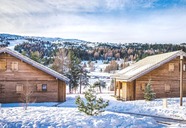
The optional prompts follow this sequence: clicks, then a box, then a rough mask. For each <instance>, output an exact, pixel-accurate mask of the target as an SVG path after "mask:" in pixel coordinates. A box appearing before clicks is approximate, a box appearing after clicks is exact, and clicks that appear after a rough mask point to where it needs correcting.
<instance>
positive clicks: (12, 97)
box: [0, 53, 66, 102]
mask: <svg viewBox="0 0 186 128" xmlns="http://www.w3.org/2000/svg"><path fill="white" fill-rule="evenodd" d="M0 59H3V60H6V64H7V67H6V70H0V84H1V85H3V87H2V88H3V89H2V90H3V93H1V94H0V102H20V96H21V94H20V93H17V92H16V85H17V84H22V85H24V86H28V85H29V86H30V87H31V88H32V90H33V94H32V97H33V99H34V100H35V101H36V102H44V101H47V102H48V101H58V100H59V99H60V101H65V100H66V85H65V83H64V82H63V81H60V80H57V79H56V78H55V77H53V76H51V75H49V74H47V73H45V72H43V71H41V70H39V69H37V68H35V67H33V66H32V65H29V64H27V63H25V62H23V61H22V60H19V59H17V58H15V57H13V56H11V55H9V54H6V53H2V54H0ZM12 62H18V70H17V71H13V70H12V69H11V64H12ZM38 84H47V91H38V90H37V85H38ZM58 85H59V86H61V87H62V88H60V89H59V88H58ZM58 91H60V95H59V94H58ZM59 96H60V97H59ZM61 97H62V98H61Z"/></svg>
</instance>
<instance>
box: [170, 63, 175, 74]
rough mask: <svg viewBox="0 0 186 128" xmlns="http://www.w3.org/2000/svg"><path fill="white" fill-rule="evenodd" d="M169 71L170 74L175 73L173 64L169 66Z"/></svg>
mask: <svg viewBox="0 0 186 128" xmlns="http://www.w3.org/2000/svg"><path fill="white" fill-rule="evenodd" d="M169 71H170V72H172V71H174V64H173V63H170V64H169Z"/></svg>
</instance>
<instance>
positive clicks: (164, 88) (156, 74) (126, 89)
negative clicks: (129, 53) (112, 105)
mask: <svg viewBox="0 0 186 128" xmlns="http://www.w3.org/2000/svg"><path fill="white" fill-rule="evenodd" d="M180 56H183V61H182V62H183V96H186V53H184V52H182V51H176V52H170V53H164V54H159V55H153V56H149V57H146V58H144V59H142V60H140V61H138V62H136V63H135V64H133V65H131V66H129V67H127V68H125V69H123V70H121V71H120V72H118V73H116V74H115V75H113V78H115V95H116V96H117V97H118V98H120V99H123V100H138V99H144V98H143V97H144V95H143V92H144V89H145V86H146V84H147V83H148V81H149V80H151V85H152V88H153V90H154V92H155V93H156V97H157V98H163V97H179V96H180V72H181V71H180V62H181V61H180Z"/></svg>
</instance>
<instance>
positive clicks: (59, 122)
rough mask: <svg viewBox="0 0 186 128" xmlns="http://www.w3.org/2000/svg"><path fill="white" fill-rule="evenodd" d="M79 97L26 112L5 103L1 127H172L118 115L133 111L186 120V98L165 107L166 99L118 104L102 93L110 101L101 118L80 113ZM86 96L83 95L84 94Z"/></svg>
mask: <svg viewBox="0 0 186 128" xmlns="http://www.w3.org/2000/svg"><path fill="white" fill-rule="evenodd" d="M77 95H78V94H69V95H67V101H66V102H64V103H61V104H59V105H58V107H53V106H54V105H56V104H57V103H56V102H52V103H33V104H30V106H29V107H28V110H24V109H23V107H22V104H18V103H14V104H2V105H1V109H0V127H4V128H12V127H13V128H14V127H15V128H20V127H29V128H46V127H50V128H56V127H60V128H61V127H62V128H77V127H78V128H105V127H107V128H117V127H120V128H126V127H129V128H149V127H150V128H151V127H154V128H159V127H168V126H166V125H162V124H158V123H157V122H156V121H155V120H154V119H153V118H152V117H138V116H135V115H128V114H122V113H115V112H132V113H141V114H147V115H158V116H162V117H169V118H170V117H171V118H177V119H186V98H184V102H183V104H184V105H183V106H182V107H180V106H179V98H170V99H168V108H164V107H163V105H162V104H163V103H162V102H163V101H162V99H157V100H155V101H151V102H146V101H144V100H138V101H126V102H124V101H117V100H116V99H115V98H114V97H112V95H113V94H112V93H107V94H99V95H98V96H100V97H103V98H104V99H105V100H109V101H110V102H109V106H108V107H107V108H106V111H105V112H103V113H102V114H101V115H99V116H92V117H91V116H87V115H85V114H84V113H81V112H79V111H78V109H77V107H76V104H75V97H76V96H77ZM81 97H83V95H81ZM172 126H174V127H186V124H185V125H184V124H177V123H174V124H173V125H171V126H170V125H169V127H172Z"/></svg>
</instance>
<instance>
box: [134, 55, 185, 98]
mask: <svg viewBox="0 0 186 128" xmlns="http://www.w3.org/2000/svg"><path fill="white" fill-rule="evenodd" d="M170 63H171V64H174V71H169V64H170ZM184 63H185V64H186V60H185V59H184ZM179 68H180V59H179V57H177V58H176V59H174V60H172V61H170V62H168V63H166V64H164V65H162V66H160V67H158V68H157V69H155V70H153V71H151V72H150V73H148V74H146V75H144V76H142V77H140V78H138V79H136V82H135V84H136V94H135V97H136V99H143V96H144V95H143V86H144V85H145V84H146V83H148V81H149V79H151V85H152V88H153V90H154V92H155V93H156V97H157V98H160V97H161V98H162V97H179V95H180V91H179V86H180V85H179V82H180V71H179ZM183 84H184V96H186V71H184V72H183ZM166 85H170V92H165V86H166Z"/></svg>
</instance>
